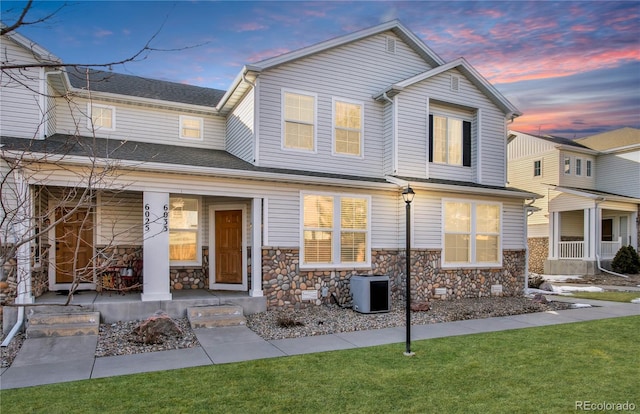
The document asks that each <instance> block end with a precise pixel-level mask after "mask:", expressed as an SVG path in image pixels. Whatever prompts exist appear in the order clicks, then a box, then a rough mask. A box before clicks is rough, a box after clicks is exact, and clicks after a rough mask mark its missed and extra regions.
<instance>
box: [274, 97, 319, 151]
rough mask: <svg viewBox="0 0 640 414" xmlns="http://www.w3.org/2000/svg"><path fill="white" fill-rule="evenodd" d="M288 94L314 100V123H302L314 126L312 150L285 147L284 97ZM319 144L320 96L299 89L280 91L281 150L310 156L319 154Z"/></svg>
mask: <svg viewBox="0 0 640 414" xmlns="http://www.w3.org/2000/svg"><path fill="white" fill-rule="evenodd" d="M286 93H290V94H294V95H303V96H310V97H312V98H313V123H312V124H308V123H304V122H300V123H303V124H305V125H312V126H313V145H312V148H311V149H304V148H289V147H287V146H286V145H285V139H286V136H285V123H286V119H285V117H284V112H285V99H284V95H285V94H286ZM317 143H318V94H317V93H313V92H306V91H301V90H298V89H289V88H282V89H281V90H280V148H281V149H282V150H283V151H292V152H301V153H305V154H309V153H313V154H315V153H317V145H318V144H317Z"/></svg>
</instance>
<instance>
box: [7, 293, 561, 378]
mask: <svg viewBox="0 0 640 414" xmlns="http://www.w3.org/2000/svg"><path fill="white" fill-rule="evenodd" d="M569 306H570V304H568V303H564V302H549V303H546V304H543V303H538V302H534V301H533V300H531V299H529V298H526V297H492V298H474V299H461V300H452V301H433V302H431V309H430V310H428V311H413V312H411V323H412V325H424V324H431V323H439V322H451V321H457V320H466V319H480V318H489V317H494V316H507V315H519V314H524V313H533V312H544V311H547V310H560V309H568V308H569ZM405 318H406V314H405V308H404V303H403V302H399V301H396V302H395V303H394V304H393V307H392V309H391V311H390V312H387V313H373V314H361V313H358V312H355V311H353V310H352V309H345V308H340V307H338V306H337V305H322V306H313V307H310V308H307V309H299V310H274V311H268V312H262V313H257V314H253V315H248V316H247V327H248V328H249V329H251V330H252V331H254V332H256V333H257V334H258V335H260V336H261V337H262V338H264V339H266V340H273V339H284V338H297V337H302V336H312V335H325V334H332V333H337V332H351V331H361V330H367V329H380V328H390V327H397V326H405ZM174 321H175V322H176V323H177V324H178V326H179V327H180V329H181V330H182V333H183V335H182V336H180V337H165V340H164V341H163V342H162V343H159V344H143V343H142V342H141V341H140V338H139V337H138V336H137V335H136V334H134V333H133V330H134V328H136V327H137V326H138V325H139V324H140V322H141V321H131V322H117V323H111V324H101V325H100V333H99V336H98V345H97V347H96V354H95V355H96V357H106V356H115V355H130V354H139V353H145V352H156V351H168V350H172V349H183V348H193V347H197V346H200V344H199V342H198V339H197V338H196V336H195V334H194V333H193V331H192V329H191V326H190V325H189V322H188V320H187V319H186V318H181V319H174ZM285 325H286V326H285ZM23 341H24V334H18V335H16V336H15V338H14V339H13V340H12V341H11V343H10V344H9V346H8V347H7V348H3V349H2V364H1V366H2V367H3V368H4V367H8V366H10V365H11V363H12V362H13V359H14V358H15V356H16V355H17V353H18V351H19V350H20V347H21V346H22V343H23Z"/></svg>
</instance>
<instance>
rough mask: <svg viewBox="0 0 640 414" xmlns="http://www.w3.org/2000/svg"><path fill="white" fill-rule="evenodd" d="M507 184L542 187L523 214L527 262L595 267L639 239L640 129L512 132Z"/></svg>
mask: <svg viewBox="0 0 640 414" xmlns="http://www.w3.org/2000/svg"><path fill="white" fill-rule="evenodd" d="M508 157H509V167H508V177H509V184H510V185H514V186H517V187H520V188H525V189H527V190H529V191H532V192H535V193H538V194H541V195H544V197H543V198H540V199H537V200H536V201H535V203H534V204H533V206H534V207H537V210H536V211H532V214H531V216H530V217H529V222H528V242H529V269H530V270H531V271H534V272H538V273H545V274H593V273H597V272H598V271H599V267H601V266H603V263H604V262H605V261H609V260H611V259H612V258H613V257H614V256H615V254H616V252H617V251H618V250H619V249H620V247H622V246H624V245H631V246H634V247H636V248H637V247H638V233H639V229H638V226H639V224H638V213H639V208H640V130H638V129H634V128H623V129H618V130H615V131H610V132H607V133H603V134H598V135H594V136H590V137H586V138H581V139H576V140H570V139H566V138H560V137H554V136H537V135H530V134H524V133H521V132H515V131H514V132H511V133H510V136H509V146H508Z"/></svg>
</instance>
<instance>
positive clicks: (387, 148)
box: [382, 103, 395, 175]
mask: <svg viewBox="0 0 640 414" xmlns="http://www.w3.org/2000/svg"><path fill="white" fill-rule="evenodd" d="M394 108H395V104H391V103H387V104H385V106H384V109H383V111H382V125H383V133H382V134H383V140H384V155H383V167H382V170H383V173H384V174H385V175H388V174H395V171H394V165H393V164H394V163H393V157H394V154H395V148H394V145H395V141H394V135H393V123H394V111H395V109H394Z"/></svg>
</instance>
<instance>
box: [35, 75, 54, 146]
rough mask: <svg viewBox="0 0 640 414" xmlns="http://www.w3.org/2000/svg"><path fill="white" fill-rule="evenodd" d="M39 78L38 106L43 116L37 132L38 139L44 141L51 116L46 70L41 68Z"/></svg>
mask: <svg viewBox="0 0 640 414" xmlns="http://www.w3.org/2000/svg"><path fill="white" fill-rule="evenodd" d="M39 69H40V71H39V76H38V90H39V92H40V93H38V105H39V107H40V108H39V109H40V114H41V118H40V125H38V132H37V138H38V139H44V137H45V136H46V135H47V132H48V131H47V125H48V124H49V122H48V120H49V117H50V116H51V115H50V114H49V108H47V96H48V95H49V94H48V93H47V81H46V75H45V71H44V68H42V67H41V68H39Z"/></svg>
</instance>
